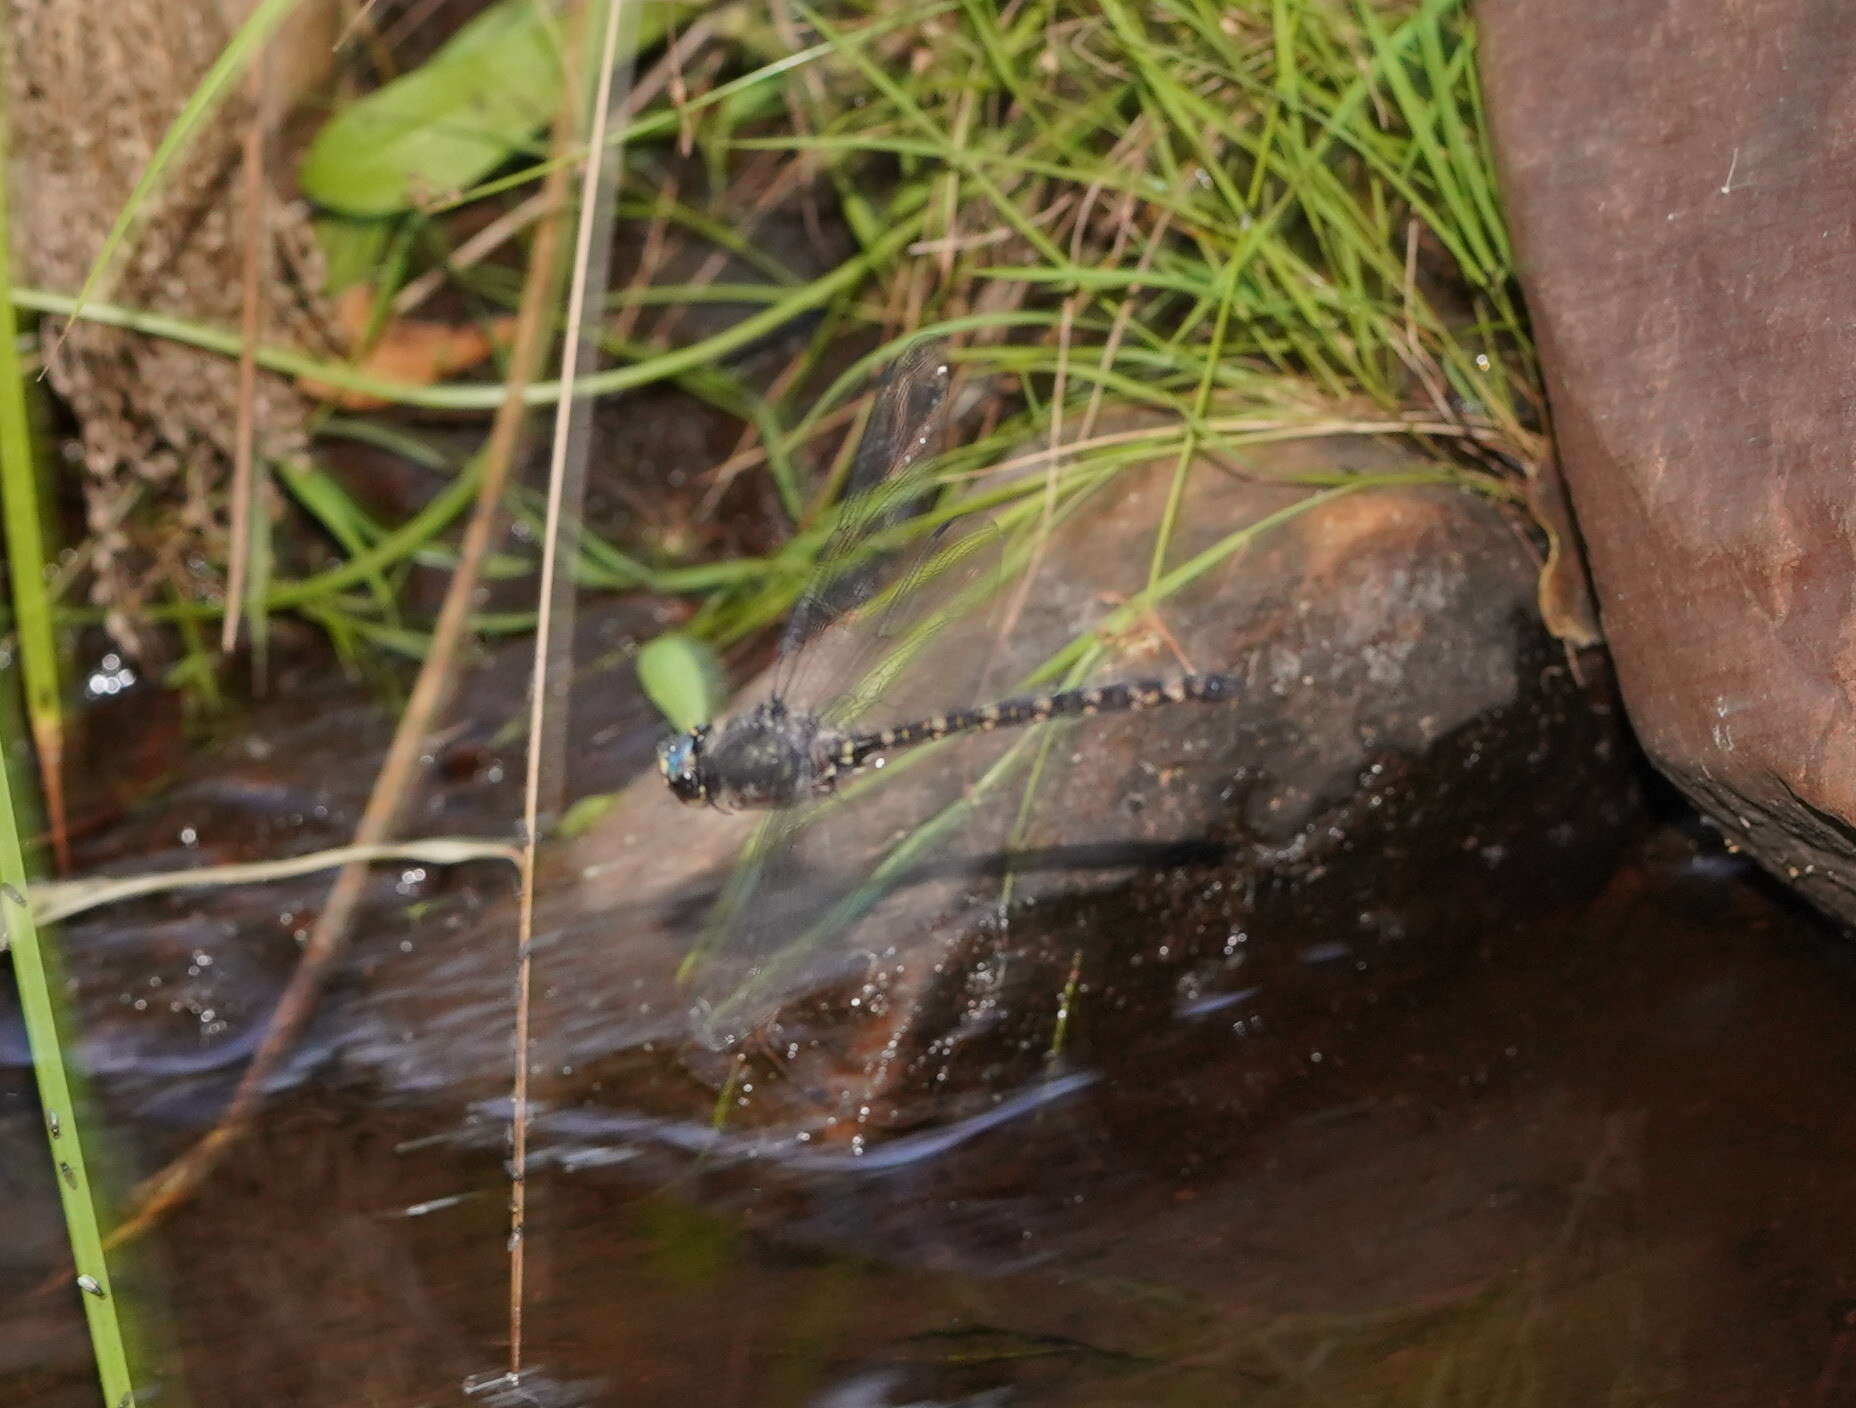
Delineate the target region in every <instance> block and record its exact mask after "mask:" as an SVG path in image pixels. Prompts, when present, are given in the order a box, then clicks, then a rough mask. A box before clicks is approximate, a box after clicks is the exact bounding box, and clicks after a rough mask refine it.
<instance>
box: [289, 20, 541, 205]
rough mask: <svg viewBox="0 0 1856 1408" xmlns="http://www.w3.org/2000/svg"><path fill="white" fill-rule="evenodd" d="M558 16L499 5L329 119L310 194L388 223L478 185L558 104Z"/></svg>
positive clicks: (307, 172) (308, 165)
mask: <svg viewBox="0 0 1856 1408" xmlns="http://www.w3.org/2000/svg"><path fill="white" fill-rule="evenodd" d="M558 38H559V29H558V25H557V22H556V16H555V15H554V14H553V12H552V11H551V9H550V8H549V7H548V6H547V5H545V4H543V3H541V0H503V3H502V4H500V5H496V6H494V7H492V8H491V9H489V10H486V11H485V12H484V13H483V14H481V15H479V16H478V17H477V18H476V19H474V20H472V21H471V22H470V23H469V24H467V25H465V26H464V28H462V29H460V30H459V31H458V32H457V34H456V35H454V36H453V37H452V39H451V42H450V43H448V44H446V45H445V46H444V47H443V48H442V49H440V50H439V51H438V52H437V53H436V54H434V55H433V56H432V57H431V59H429V60H428V61H427V62H426V63H424V64H423V65H421V66H420V67H419V68H416V69H414V70H413V71H412V72H411V73H408V74H405V75H404V76H402V77H400V78H397V79H395V80H394V81H393V82H391V83H388V84H386V85H385V86H384V87H381V88H377V89H375V90H374V91H373V92H372V93H369V94H368V95H367V96H366V97H364V98H362V99H360V100H359V101H358V102H356V103H355V104H354V105H353V106H351V107H348V108H344V109H343V110H342V111H341V112H338V113H337V114H336V115H335V116H334V117H332V118H330V119H329V121H328V123H327V125H326V126H324V127H323V129H322V131H320V132H319V133H317V134H316V139H315V141H313V142H311V143H310V147H309V151H308V152H307V153H306V154H305V155H304V157H303V166H302V170H301V172H300V173H299V176H300V179H301V182H302V186H303V190H304V192H305V193H306V194H307V195H308V196H309V197H310V198H311V199H312V200H315V201H317V202H318V203H320V204H322V205H326V206H328V207H330V208H331V209H335V210H340V211H343V212H345V213H347V214H350V215H374V216H379V215H390V214H393V213H395V212H397V211H402V210H408V209H412V208H415V207H417V206H418V205H420V204H421V203H422V202H425V201H429V200H432V199H436V198H439V197H442V196H444V195H446V194H448V193H450V192H452V191H457V190H461V189H462V188H463V187H465V186H469V185H471V184H472V183H474V182H476V181H478V180H480V179H482V177H483V176H484V175H485V174H486V173H488V172H490V171H492V170H494V169H495V168H496V167H498V166H500V165H501V164H502V163H503V162H505V161H507V160H508V159H509V157H510V156H511V155H512V154H513V153H514V152H516V151H517V150H519V149H520V148H522V147H523V146H525V145H526V144H527V143H528V141H529V139H530V137H531V136H532V135H533V134H534V132H535V131H536V130H537V129H538V128H540V127H541V126H542V125H543V124H544V123H546V122H547V121H548V120H549V119H550V118H551V117H552V116H553V115H554V113H555V111H556V109H557V108H558V107H559V106H560V93H561V62H560V55H559V52H558V50H557V47H556V45H557V41H558Z"/></svg>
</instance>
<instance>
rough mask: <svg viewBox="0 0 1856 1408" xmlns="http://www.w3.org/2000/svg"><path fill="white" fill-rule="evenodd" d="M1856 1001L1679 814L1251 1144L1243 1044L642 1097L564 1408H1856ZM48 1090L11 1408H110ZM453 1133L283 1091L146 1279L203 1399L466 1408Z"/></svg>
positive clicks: (497, 1332)
mask: <svg viewBox="0 0 1856 1408" xmlns="http://www.w3.org/2000/svg"><path fill="white" fill-rule="evenodd" d="M425 997H426V999H427V1000H428V1001H429V1002H430V1003H431V1004H432V1005H433V1007H434V1009H440V1008H442V1007H443V1000H444V994H442V993H428V994H426V995H425ZM342 1000H343V995H342V994H341V993H340V992H337V993H335V994H333V995H332V996H331V998H330V1002H331V1003H334V1004H339V1003H341V1002H342ZM1852 1012H1856V970H1852V966H1851V962H1850V959H1849V956H1848V954H1847V953H1846V951H1845V950H1844V949H1843V948H1842V947H1841V945H1840V942H1839V941H1838V940H1836V939H1835V938H1834V937H1833V936H1831V935H1829V934H1828V933H1827V932H1825V931H1824V930H1823V929H1822V927H1821V926H1819V925H1818V924H1817V923H1816V922H1815V921H1814V920H1813V919H1812V918H1811V917H1810V916H1809V915H1807V914H1805V913H1803V912H1802V911H1800V910H1799V909H1798V908H1797V907H1796V906H1794V905H1792V904H1791V903H1789V902H1788V901H1786V900H1785V899H1784V898H1783V897H1781V896H1779V895H1777V894H1776V893H1775V892H1774V890H1773V889H1772V887H1770V886H1768V885H1767V884H1766V883H1764V882H1763V881H1761V880H1760V879H1759V878H1758V877H1757V876H1755V875H1753V874H1752V873H1751V872H1750V871H1748V870H1747V869H1746V868H1744V867H1742V866H1741V865H1740V864H1739V863H1738V862H1736V861H1734V860H1733V859H1732V858H1731V857H1727V856H1725V855H1723V854H1721V853H1719V852H1718V851H1716V850H1714V849H1712V847H1711V845H1710V843H1708V842H1707V841H1706V840H1704V839H1697V838H1696V837H1695V836H1693V835H1691V834H1689V833H1687V832H1685V831H1683V830H1681V829H1678V828H1675V827H1669V828H1666V829H1664V830H1662V831H1660V832H1657V833H1655V834H1653V835H1651V836H1649V837H1648V838H1647V839H1646V840H1645V841H1644V842H1643V843H1642V844H1641V845H1640V846H1639V847H1638V848H1637V849H1636V850H1635V852H1634V853H1633V854H1632V855H1631V856H1630V857H1629V858H1628V859H1627V861H1626V863H1625V864H1624V865H1623V866H1622V867H1621V868H1620V870H1619V871H1618V873H1617V874H1616V875H1615V876H1614V877H1613V878H1612V879H1611V881H1610V882H1609V884H1608V885H1607V886H1606V888H1605V889H1604V890H1603V892H1602V894H1601V895H1600V896H1599V897H1598V899H1597V900H1596V901H1595V902H1593V903H1591V904H1589V905H1587V906H1584V907H1583V908H1582V909H1581V910H1580V911H1579V912H1577V913H1574V914H1570V915H1565V916H1558V917H1554V918H1550V919H1545V920H1543V921H1542V922H1540V923H1539V924H1538V925H1537V926H1536V927H1534V928H1532V929H1530V930H1528V931H1525V932H1507V933H1499V934H1496V933H1491V934H1487V935H1484V936H1482V942H1481V943H1480V944H1479V946H1478V948H1477V951H1476V952H1475V954H1474V956H1473V957H1472V958H1471V959H1470V960H1469V961H1467V962H1466V963H1464V964H1462V965H1460V966H1458V967H1457V968H1456V969H1455V970H1454V971H1452V972H1451V973H1450V974H1448V975H1447V976H1444V977H1433V978H1431V979H1428V980H1426V981H1424V982H1422V983H1417V984H1405V985H1402V986H1400V987H1399V988H1397V989H1396V990H1394V991H1392V992H1389V993H1388V994H1387V995H1386V997H1385V999H1384V1000H1383V1001H1382V1002H1380V1003H1378V1004H1377V1005H1375V1006H1373V1007H1372V1008H1371V1009H1369V1010H1368V1011H1367V1013H1366V1015H1365V1016H1363V1017H1361V1018H1358V1019H1356V1020H1354V1021H1353V1022H1352V1025H1351V1027H1350V1029H1349V1030H1348V1031H1347V1032H1346V1033H1345V1034H1344V1040H1339V1041H1336V1042H1334V1043H1333V1049H1332V1050H1331V1051H1328V1052H1324V1053H1323V1059H1321V1060H1320V1061H1318V1062H1316V1063H1315V1064H1314V1066H1313V1073H1312V1074H1311V1075H1309V1076H1308V1077H1306V1078H1305V1079H1303V1080H1301V1081H1299V1082H1297V1083H1296V1084H1295V1085H1293V1086H1292V1087H1291V1088H1290V1090H1289V1091H1288V1092H1287V1093H1286V1094H1284V1095H1282V1096H1280V1097H1278V1098H1277V1099H1275V1100H1274V1101H1273V1102H1272V1103H1271V1104H1270V1105H1269V1106H1268V1107H1267V1108H1266V1109H1265V1110H1264V1111H1263V1112H1262V1113H1261V1114H1260V1115H1259V1116H1257V1117H1255V1118H1253V1119H1250V1120H1247V1121H1245V1122H1243V1123H1242V1125H1241V1127H1233V1125H1232V1124H1231V1123H1230V1122H1228V1121H1225V1120H1222V1119H1219V1118H1218V1117H1216V1115H1213V1114H1207V1113H1202V1112H1212V1111H1216V1110H1218V1109H1219V1107H1220V1103H1221V1102H1220V1100H1219V1095H1220V1092H1221V1089H1222V1088H1223V1087H1224V1086H1226V1085H1227V1084H1228V1083H1230V1082H1233V1081H1241V1080H1242V1079H1243V1070H1242V1068H1241V1063H1240V1062H1239V1060H1238V1059H1237V1057H1238V1054H1239V1049H1238V1048H1234V1049H1233V1059H1232V1060H1231V1061H1230V1062H1228V1063H1220V1062H1207V1063H1205V1064H1204V1066H1203V1068H1202V1069H1198V1070H1196V1071H1194V1072H1192V1073H1191V1075H1190V1076H1189V1077H1187V1078H1185V1079H1183V1080H1182V1079H1181V1078H1180V1077H1179V1076H1178V1075H1177V1073H1172V1074H1170V1075H1169V1077H1168V1079H1167V1081H1166V1082H1165V1083H1164V1084H1163V1085H1162V1084H1158V1083H1156V1084H1155V1085H1153V1086H1143V1085H1142V1083H1140V1082H1138V1081H1133V1080H1130V1079H1127V1078H1125V1077H1123V1078H1119V1079H1117V1080H1115V1081H1112V1082H1111V1081H1106V1080H1094V1081H1092V1080H1090V1079H1089V1073H1088V1072H1086V1071H1073V1072H1070V1073H1069V1076H1068V1078H1067V1079H1065V1080H1063V1081H1061V1082H1059V1083H1057V1084H1054V1085H1052V1086H1051V1087H1048V1088H1046V1089H1043V1090H1040V1091H1036V1092H1031V1093H1030V1094H1028V1095H1027V1097H1026V1098H1025V1099H1023V1100H1022V1101H1021V1102H1018V1103H1017V1104H1014V1105H1009V1106H1008V1107H1006V1109H1005V1111H1004V1112H1003V1114H1002V1116H1001V1117H999V1118H995V1119H992V1120H989V1121H982V1122H978V1123H976V1124H974V1125H972V1126H969V1127H966V1128H963V1129H961V1130H958V1131H953V1132H950V1131H945V1130H943V1131H932V1132H928V1133H925V1134H923V1135H920V1136H915V1137H912V1138H910V1139H904V1140H902V1141H898V1142H897V1143H895V1144H892V1145H890V1146H886V1147H885V1148H884V1149H883V1150H881V1151H880V1152H881V1155H882V1156H881V1157H872V1158H869V1159H866V1160H863V1161H857V1160H852V1159H849V1158H847V1157H843V1156H829V1155H823V1154H821V1155H817V1156H814V1157H812V1158H811V1159H810V1160H807V1159H804V1158H789V1159H780V1160H774V1159H761V1160H752V1159H742V1158H738V1157H735V1156H733V1155H732V1154H731V1153H729V1152H728V1151H727V1150H726V1149H724V1148H723V1147H722V1146H720V1145H716V1144H714V1143H712V1142H706V1140H707V1134H706V1131H705V1129H704V1128H703V1127H702V1126H700V1125H696V1124H689V1125H681V1126H679V1125H674V1124H672V1123H668V1122H666V1123H656V1124H650V1123H646V1122H644V1121H641V1120H639V1119H637V1118H635V1117H634V1118H631V1119H627V1118H624V1117H622V1116H620V1115H617V1114H611V1113H607V1114H600V1113H598V1110H606V1111H615V1110H623V1109H625V1108H627V1104H628V1101H627V1097H626V1092H625V1091H624V1090H623V1089H622V1088H621V1089H615V1088H612V1086H611V1084H610V1082H611V1081H614V1080H622V1079H623V1073H622V1072H613V1073H610V1074H609V1075H608V1074H606V1073H602V1074H601V1075H600V1076H599V1081H600V1083H601V1084H603V1085H604V1086H605V1088H604V1089H603V1090H602V1091H601V1096H602V1098H601V1100H600V1101H599V1102H598V1103H597V1105H582V1106H581V1107H579V1112H578V1113H577V1114H576V1115H575V1116H574V1117H573V1118H572V1119H568V1118H567V1117H565V1116H563V1117H562V1118H561V1119H560V1120H558V1121H557V1122H556V1123H554V1124H552V1125H551V1126H550V1127H549V1129H548V1132H547V1135H546V1138H545V1139H544V1140H543V1141H542V1144H543V1153H542V1166H541V1168H540V1169H539V1170H538V1171H537V1172H536V1174H535V1176H534V1177H533V1178H532V1180H531V1185H530V1198H531V1218H532V1221H531V1232H530V1242H529V1246H530V1257H531V1262H530V1275H531V1297H530V1303H529V1310H528V1343H529V1358H530V1359H531V1361H533V1362H534V1363H536V1364H537V1365H538V1366H540V1367H541V1369H542V1370H543V1371H544V1372H545V1373H546V1374H547V1375H548V1376H550V1380H551V1381H552V1382H554V1383H556V1384H565V1385H567V1386H568V1390H567V1392H566V1393H565V1395H564V1396H562V1397H557V1398H554V1399H552V1400H550V1401H580V1402H596V1403H614V1404H619V1403H623V1404H644V1405H657V1404H664V1405H679V1406H680V1408H690V1405H697V1404H716V1405H735V1404H741V1405H758V1404H769V1405H784V1404H816V1405H834V1406H836V1405H878V1404H904V1403H960V1404H976V1405H977V1404H1001V1405H1003V1404H1016V1403H1054V1404H1079V1405H1097V1404H1101V1405H1107V1404H1156V1403H1164V1404H1232V1403H1243V1404H1260V1405H1314V1404H1323V1405H1335V1404H1338V1405H1352V1404H1360V1405H1368V1404H1399V1405H1403V1404H1412V1405H1420V1404H1478V1405H1481V1404H1486V1405H1505V1404H1587V1403H1593V1404H1596V1403H1606V1404H1637V1403H1670V1404H1695V1405H1703V1408H1725V1405H1755V1404H1759V1405H1771V1404H1781V1403H1799V1404H1839V1403H1850V1402H1856V1158H1853V1157H1852V1154H1853V1153H1856V1023H1852V1021H1851V1014H1852ZM1198 1020H1202V1021H1218V1022H1226V1021H1229V1022H1238V1021H1242V1020H1244V1018H1243V1015H1242V1012H1241V1003H1238V1004H1233V1005H1231V1006H1230V1007H1228V1008H1227V1009H1225V1010H1221V1011H1215V1012H1207V1013H1203V1014H1198ZM7 1077H8V1078H7V1081H6V1084H5V1093H4V1096H3V1097H0V1139H4V1141H5V1154H4V1157H3V1158H0V1182H4V1185H5V1187H4V1189H3V1190H0V1192H3V1193H4V1197H5V1200H6V1201H5V1205H6V1207H7V1209H8V1213H7V1225H8V1230H9V1236H8V1237H7V1238H6V1239H5V1241H6V1243H7V1245H6V1247H5V1250H4V1251H3V1252H0V1295H3V1296H4V1302H3V1303H4V1305H5V1307H6V1309H5V1313H4V1320H3V1321H0V1403H7V1404H11V1403H22V1404H23V1403H34V1404H46V1405H63V1404H72V1405H77V1404H89V1403H92V1402H94V1401H95V1389H94V1380H93V1379H92V1377H91V1371H90V1369H89V1367H88V1362H87V1359H86V1357H85V1356H86V1351H85V1348H84V1344H83V1340H82V1338H81V1323H80V1320H79V1318H78V1315H77V1312H76V1310H75V1307H74V1304H73V1302H72V1297H71V1295H70V1294H69V1293H66V1292H61V1293H56V1294H52V1295H49V1296H47V1295H39V1296H34V1295H31V1294H29V1293H28V1288H29V1287H31V1286H32V1285H34V1284H35V1283H37V1282H38V1281H39V1280H40V1279H41V1278H42V1277H43V1276H44V1274H45V1273H46V1271H47V1270H48V1269H49V1268H50V1267H52V1266H53V1265H54V1264H55V1258H56V1256H57V1247H58V1243H59V1239H60V1235H61V1233H60V1229H59V1227H58V1224H57V1221H56V1214H55V1209H54V1203H53V1202H52V1198H51V1189H50V1185H49V1180H48V1179H47V1178H46V1177H45V1176H44V1174H43V1172H42V1170H41V1168H40V1167H39V1160H40V1158H41V1155H42V1145H41V1144H40V1143H39V1142H38V1136H37V1128H36V1116H35V1114H34V1113H33V1111H32V1110H31V1108H30V1104H29V1096H28V1095H27V1093H26V1091H25V1087H24V1083H23V1080H22V1079H21V1078H20V1076H19V1073H18V1072H8V1073H7ZM443 1108H444V1107H443V1105H442V1102H439V1104H438V1105H437V1106H434V1105H433V1104H431V1103H422V1102H420V1101H418V1100H410V1099H407V1098H404V1093H403V1092H401V1093H400V1098H395V1099H390V1100H389V1099H382V1098H379V1092H378V1091H374V1090H370V1089H368V1088H365V1086H364V1085H361V1084H358V1083H356V1082H354V1081H352V1080H343V1079H341V1078H339V1077H332V1078H329V1079H322V1078H316V1079H305V1080H302V1081H299V1082H298V1083H297V1084H296V1085H294V1087H293V1088H292V1089H290V1090H289V1091H288V1092H287V1093H285V1094H284V1095H282V1096H280V1097H279V1098H278V1099H277V1100H276V1101H275V1102H274V1104H273V1105H272V1107H271V1108H270V1109H269V1110H268V1111H267V1113H266V1114H265V1116H264V1118H263V1120H262V1123H261V1126H260V1128H259V1130H258V1131H257V1133H256V1135H255V1137H253V1138H252V1139H251V1140H250V1141H248V1142H247V1144H246V1145H245V1146H244V1147H243V1148H242V1149H241V1150H240V1151H239V1152H238V1153H237V1154H236V1155H235V1156H234V1157H233V1159H232V1160H231V1162H230V1163H229V1164H228V1166H227V1167H226V1168H225V1169H224V1170H223V1171H222V1172H221V1173H220V1174H219V1176H218V1177H216V1178H215V1179H214V1181H213V1182H212V1183H211V1185H210V1186H209V1187H208V1189H207V1190H206V1191H205V1193H204V1194H203V1195H202V1196H201V1197H200V1198H199V1199H198V1200H197V1202H195V1203H194V1204H193V1205H191V1206H190V1207H188V1208H187V1209H186V1210H185V1211H183V1212H182V1213H180V1214H179V1215H178V1216H177V1217H176V1218H175V1219H174V1220H173V1221H172V1223H171V1224H170V1225H169V1226H168V1227H167V1229H166V1230H165V1231H164V1233H163V1234H162V1235H161V1236H160V1238H159V1241H158V1245H157V1247H156V1248H155V1250H154V1254H153V1256H152V1257H150V1258H149V1259H148V1264H147V1265H145V1266H144V1268H143V1271H142V1287H141V1289H142V1290H143V1291H144V1293H145V1294H146V1293H149V1292H152V1293H153V1295H152V1298H153V1299H154V1300H155V1301H156V1302H158V1303H159V1304H161V1305H163V1306H164V1308H165V1311H166V1316H167V1319H168V1320H169V1321H170V1329H171V1331H172V1333H173V1334H174V1336H175V1338H176V1340H177V1342H178V1343H179V1345H180V1346H181V1349H182V1354H183V1358H184V1362H185V1378H186V1382H187V1384H188V1386H189V1389H190V1393H191V1399H190V1401H193V1402H197V1403H201V1404H227V1405H233V1404H238V1405H245V1404H256V1403H266V1404H303V1405H321V1404H329V1405H336V1404H341V1405H352V1404H370V1405H414V1404H438V1403H457V1402H462V1401H464V1397H463V1393H462V1390H461V1388H460V1387H459V1386H460V1384H461V1383H462V1381H463V1380H465V1379H466V1378H467V1377H468V1376H470V1375H472V1374H477V1373H481V1372H484V1371H488V1370H494V1369H496V1368H498V1367H499V1366H500V1363H501V1354H502V1350H501V1344H502V1342H503V1336H504V1333H505V1299H504V1298H505V1283H506V1275H507V1258H506V1253H505V1246H504V1238H505V1229H506V1222H505V1219H506V1206H505V1205H506V1191H505V1185H504V1182H503V1176H502V1170H501V1167H500V1162H499V1160H500V1149H499V1139H500V1130H499V1126H498V1123H497V1120H496V1118H495V1111H494V1110H493V1109H491V1108H488V1107H484V1108H482V1109H481V1110H480V1113H479V1114H478V1115H477V1116H473V1117H470V1118H467V1119H465V1120H463V1121H460V1120H459V1119H458V1118H457V1117H456V1115H455V1107H452V1112H451V1113H440V1111H441V1110H442V1109H443ZM192 1124H193V1121H191V1120H188V1119H169V1120H168V1121H166V1122H165V1124H163V1123H162V1122H159V1121H156V1120H152V1119H150V1120H146V1121H143V1122H141V1123H139V1124H130V1125H128V1126H126V1132H125V1134H124V1136H123V1137H124V1139H125V1140H127V1141H128V1142H129V1143H131V1144H132V1145H133V1146H134V1149H135V1150H136V1151H137V1153H138V1156H140V1157H147V1156H148V1155H149V1153H150V1151H158V1150H163V1149H171V1148H174V1147H178V1145H179V1144H180V1143H181V1142H183V1140H184V1133H185V1130H186V1128H189V1127H191V1126H192ZM137 1289H138V1288H137V1287H136V1286H135V1285H133V1284H131V1285H129V1286H126V1287H125V1288H124V1293H125V1295H134V1294H135V1293H136V1291H137ZM169 1401H182V1400H181V1399H180V1398H178V1397H176V1398H172V1399H171V1400H169Z"/></svg>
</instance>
